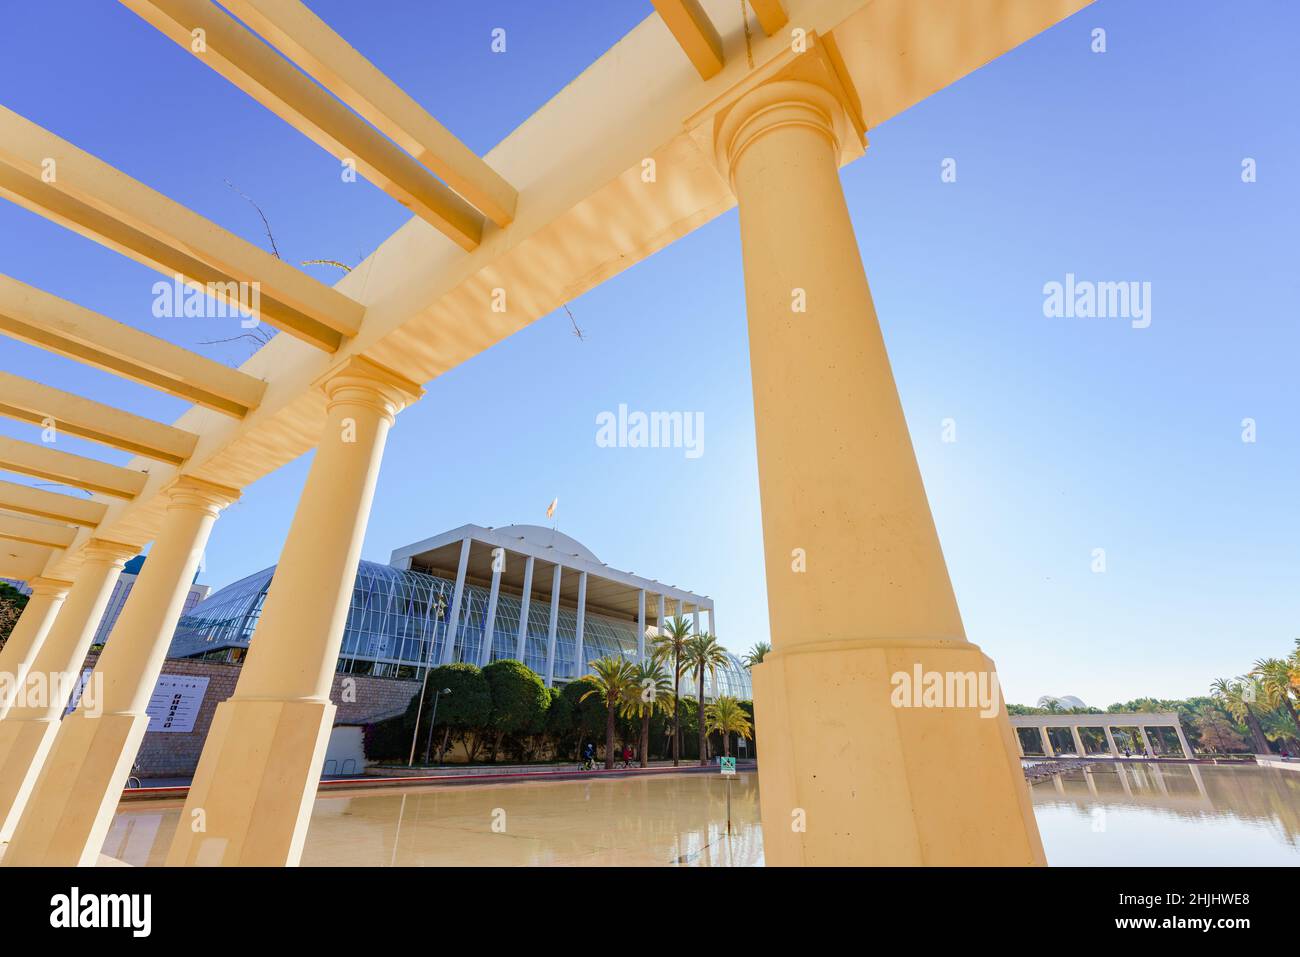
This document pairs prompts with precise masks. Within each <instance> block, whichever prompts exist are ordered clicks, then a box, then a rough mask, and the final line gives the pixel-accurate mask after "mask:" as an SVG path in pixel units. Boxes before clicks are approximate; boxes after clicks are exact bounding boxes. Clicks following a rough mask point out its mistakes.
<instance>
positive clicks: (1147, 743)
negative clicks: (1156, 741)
mask: <svg viewBox="0 0 1300 957" xmlns="http://www.w3.org/2000/svg"><path fill="white" fill-rule="evenodd" d="M1138 730H1139V731H1140V732H1142V747H1143V748H1145V749H1146V752H1147V757H1148V758H1154V757H1155V756H1156V753H1155V751H1153V750H1151V739H1150V738H1149V737H1147V729H1146V725H1141V726H1139V727H1138Z"/></svg>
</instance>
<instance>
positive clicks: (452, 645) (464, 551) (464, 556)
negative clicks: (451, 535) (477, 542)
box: [439, 538, 470, 665]
mask: <svg viewBox="0 0 1300 957" xmlns="http://www.w3.org/2000/svg"><path fill="white" fill-rule="evenodd" d="M469 543H470V540H469V539H468V538H466V539H462V540H461V543H460V563H459V564H458V565H457V566H456V588H455V590H454V591H453V592H452V593H451V612H450V613H449V614H448V615H447V633H446V635H445V636H444V638H443V641H442V660H441V661H440V662H439V664H444V665H449V664H451V663H452V661H453V660H455V654H456V636H457V635H458V634H459V632H460V603H461V599H462V598H464V595H465V571H466V569H468V568H469Z"/></svg>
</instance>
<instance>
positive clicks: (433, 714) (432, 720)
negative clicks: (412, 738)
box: [424, 688, 451, 764]
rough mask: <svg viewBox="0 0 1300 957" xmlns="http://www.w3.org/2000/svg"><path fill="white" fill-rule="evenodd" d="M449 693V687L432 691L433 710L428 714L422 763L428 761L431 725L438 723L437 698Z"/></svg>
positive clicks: (431, 742)
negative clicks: (427, 734) (427, 731)
mask: <svg viewBox="0 0 1300 957" xmlns="http://www.w3.org/2000/svg"><path fill="white" fill-rule="evenodd" d="M445 694H451V689H450V688H441V689H439V690H438V691H435V692H434V693H433V711H432V712H431V713H430V714H429V737H428V739H427V740H426V741H425V744H424V763H425V764H428V763H429V753H430V752H431V751H432V750H433V726H434V725H435V724H437V723H438V699H439V698H440V697H442V696H443V695H445Z"/></svg>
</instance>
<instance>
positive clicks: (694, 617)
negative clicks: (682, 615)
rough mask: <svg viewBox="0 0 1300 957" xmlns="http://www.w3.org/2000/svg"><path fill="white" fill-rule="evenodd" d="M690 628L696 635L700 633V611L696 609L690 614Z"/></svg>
mask: <svg viewBox="0 0 1300 957" xmlns="http://www.w3.org/2000/svg"><path fill="white" fill-rule="evenodd" d="M691 626H692V627H693V628H694V629H695V633H696V634H697V635H698V634H699V633H700V609H699V608H698V607H697V608H696V609H695V610H694V611H693V612H691Z"/></svg>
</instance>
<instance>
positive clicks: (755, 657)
mask: <svg viewBox="0 0 1300 957" xmlns="http://www.w3.org/2000/svg"><path fill="white" fill-rule="evenodd" d="M771 650H772V646H771V645H770V644H768V643H767V642H766V641H759V642H755V644H754V647H753V648H750V649H749V651H747V652H745V656H744V658H742V659H741V660H742V661H744V662H745V667H746V668H753V667H754V665H761V664H762V663H763V659H764V658H766V657H767V653H768V652H769V651H771Z"/></svg>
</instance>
